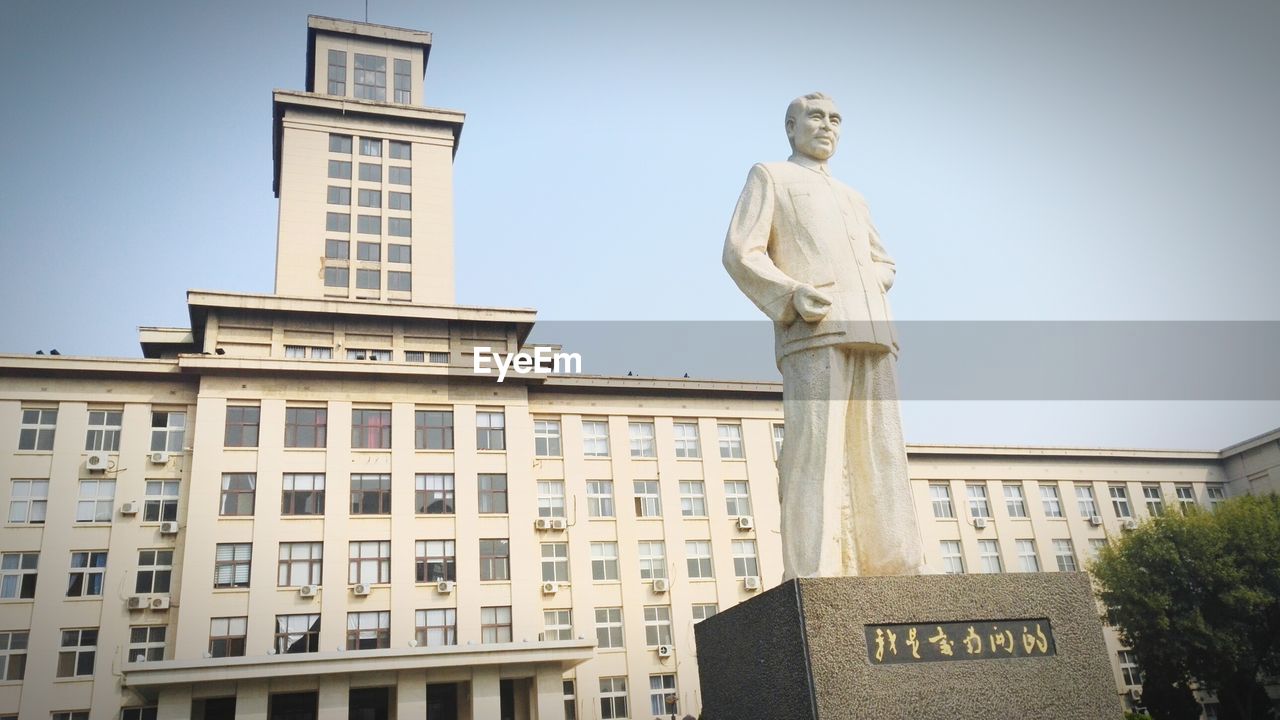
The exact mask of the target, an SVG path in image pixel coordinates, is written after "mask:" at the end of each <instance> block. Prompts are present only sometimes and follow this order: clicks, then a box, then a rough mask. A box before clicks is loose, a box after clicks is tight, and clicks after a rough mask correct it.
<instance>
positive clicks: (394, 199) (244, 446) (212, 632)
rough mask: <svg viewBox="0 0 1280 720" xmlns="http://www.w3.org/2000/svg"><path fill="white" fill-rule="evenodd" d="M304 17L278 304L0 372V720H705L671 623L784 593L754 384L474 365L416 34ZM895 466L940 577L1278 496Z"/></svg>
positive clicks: (1004, 454) (1093, 452)
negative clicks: (127, 354) (1185, 507)
mask: <svg viewBox="0 0 1280 720" xmlns="http://www.w3.org/2000/svg"><path fill="white" fill-rule="evenodd" d="M308 28H309V41H308V53H307V81H306V91H304V92H292V91H277V92H276V93H275V94H274V110H275V112H274V138H275V145H274V147H275V151H274V152H275V189H276V193H277V196H278V197H279V199H280V222H279V235H278V246H277V265H276V292H275V293H273V294H269V295H267V294H244V293H225V292H201V291H192V292H191V293H189V295H188V308H189V312H190V319H191V323H190V327H188V328H143V329H141V331H140V338H139V340H140V343H141V348H142V355H143V357H142V358H141V359H103V358H91V357H66V356H59V357H49V356H33V355H3V356H0V378H3V379H2V380H0V462H2V463H3V473H2V474H0V475H2V476H0V484H2V485H3V487H2V488H0V492H3V493H6V494H7V495H6V496H5V497H6V499H7V500H8V506H7V507H8V510H7V512H8V515H7V523H6V525H5V526H4V529H3V534H2V535H0V537H2V538H3V540H0V718H10V717H18V718H20V719H21V720H30V719H33V718H38V719H40V720H44V719H46V718H54V719H55V720H81V719H82V718H85V719H90V720H106V719H108V718H117V717H119V718H124V719H125V720H135V719H139V720H141V719H144V718H153V717H161V718H186V717H193V718H225V717H232V716H235V717H250V718H291V719H297V718H311V717H315V718H342V717H362V718H389V717H396V718H401V720H403V719H404V718H423V717H426V718H429V719H430V720H437V719H440V720H445V719H447V718H474V719H476V720H484V719H488V718H522V719H523V718H539V719H540V720H548V719H550V718H554V719H556V720H559V718H564V717H570V718H584V719H586V718H622V717H626V718H648V717H656V716H658V715H662V716H664V717H666V716H669V715H670V714H672V713H674V714H677V715H684V714H686V713H692V714H695V715H696V714H697V712H698V711H699V710H700V702H699V694H698V670H697V665H696V658H695V648H694V645H693V630H692V628H693V625H694V623H696V622H697V621H698V620H700V619H702V618H705V617H707V616H708V615H710V614H713V613H715V612H716V611H718V610H719V609H721V608H724V607H727V606H730V605H733V604H735V603H738V602H741V601H743V600H745V599H747V598H750V597H751V596H752V595H753V594H755V593H757V592H759V591H760V590H761V589H765V588H768V587H770V586H772V585H774V584H776V583H777V582H778V580H779V578H780V575H781V570H782V568H781V561H780V544H779V541H778V520H777V517H778V500H777V471H776V465H775V460H776V455H777V452H778V451H779V450H780V448H781V445H782V440H783V428H782V426H781V418H782V412H781V388H780V385H779V384H776V383H741V382H715V381H701V380H687V379H670V380H667V379H653V378H635V377H601V376H585V375H575V374H564V373H560V374H548V373H530V374H523V375H519V374H513V375H510V376H508V377H507V378H506V380H505V381H504V382H501V383H499V382H497V379H496V376H494V375H479V374H476V373H475V372H474V370H473V368H474V361H475V358H476V355H477V354H478V353H486V352H494V351H496V352H499V353H502V354H507V353H513V352H517V351H520V350H522V349H528V344H527V338H528V335H529V332H530V330H531V328H532V327H533V323H534V321H535V313H534V312H533V311H531V310H525V309H508V308H486V307H462V306H457V305H454V304H453V298H454V293H453V272H452V256H453V253H452V243H453V239H452V230H451V228H452V222H451V205H452V201H451V192H452V190H451V175H452V161H453V157H454V154H455V153H456V151H457V146H458V138H459V137H460V132H461V128H462V124H463V120H464V117H463V115H462V114H461V113H457V112H453V111H445V110H437V109H430V108H425V107H422V106H421V102H422V96H421V82H420V79H421V77H422V73H423V72H424V70H425V66H426V63H427V59H428V55H429V50H430V44H431V38H430V35H429V34H427V33H421V32H415V31H407V30H400V29H396V28H388V27H383V26H377V25H369V24H364V23H354V22H348V21H340V20H332V19H328V18H318V17H312V18H310V19H309V21H308ZM353 245H354V248H353ZM353 251H354V253H353ZM485 348H488V349H489V350H485ZM909 456H910V462H911V476H912V483H913V490H914V497H915V502H916V508H917V515H918V517H919V518H920V520H921V525H922V528H923V532H924V535H925V538H926V542H925V547H926V551H927V552H928V553H929V560H930V562H931V563H933V564H934V565H936V566H937V567H939V568H941V569H945V570H946V571H949V572H1016V571H1058V570H1067V571H1069V570H1076V569H1079V568H1080V567H1081V565H1082V563H1083V562H1085V560H1086V559H1087V558H1088V556H1089V554H1090V552H1091V551H1092V549H1093V548H1094V547H1095V546H1096V545H1097V544H1099V543H1101V542H1105V541H1106V538H1107V537H1109V536H1114V535H1116V534H1118V533H1121V532H1123V531H1124V529H1125V527H1126V526H1127V525H1128V524H1129V523H1131V522H1134V521H1140V520H1142V519H1143V518H1145V517H1148V516H1150V515H1153V514H1158V513H1160V512H1164V511H1166V510H1168V509H1169V508H1172V507H1173V506H1175V505H1178V504H1181V503H1195V504H1199V505H1203V506H1212V505H1213V504H1214V503H1216V502H1218V501H1220V500H1221V499H1222V498H1225V497H1227V496H1229V495H1233V494H1239V493H1245V492H1255V491H1261V490H1265V489H1270V490H1274V489H1276V488H1277V487H1278V486H1280V431H1277V432H1273V433H1271V434H1268V435H1265V436H1262V437H1259V438H1254V439H1252V440H1249V441H1246V442H1243V443H1241V444H1239V445H1236V446H1233V447H1231V448H1227V449H1226V450H1223V451H1220V452H1218V451H1211V452H1183V451H1145V450H1101V449H1068V448H1027V447H956V446H913V447H911V448H909ZM64 574H65V575H64ZM64 577H65V578H66V581H65V582H64V581H63V578H64ZM1107 638H1108V643H1109V649H1110V650H1111V652H1112V655H1113V659H1114V663H1115V670H1116V686H1117V694H1118V695H1126V696H1127V694H1128V692H1129V691H1130V690H1131V689H1133V688H1134V687H1136V686H1137V683H1138V680H1137V673H1138V670H1137V668H1136V667H1135V666H1134V665H1133V663H1132V662H1131V658H1130V657H1129V656H1127V655H1126V654H1125V651H1124V649H1123V647H1121V646H1120V645H1119V643H1118V642H1117V640H1116V638H1115V634H1114V632H1112V631H1110V630H1108V631H1107ZM669 699H670V700H669Z"/></svg>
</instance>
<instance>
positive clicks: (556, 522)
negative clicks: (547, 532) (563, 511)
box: [551, 518, 569, 530]
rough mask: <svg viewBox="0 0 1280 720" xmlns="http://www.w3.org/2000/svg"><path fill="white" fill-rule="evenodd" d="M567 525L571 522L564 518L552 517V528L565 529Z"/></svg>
mask: <svg viewBox="0 0 1280 720" xmlns="http://www.w3.org/2000/svg"><path fill="white" fill-rule="evenodd" d="M567 527H569V524H568V523H566V522H565V521H564V518H551V529H552V530H564V529H565V528H567Z"/></svg>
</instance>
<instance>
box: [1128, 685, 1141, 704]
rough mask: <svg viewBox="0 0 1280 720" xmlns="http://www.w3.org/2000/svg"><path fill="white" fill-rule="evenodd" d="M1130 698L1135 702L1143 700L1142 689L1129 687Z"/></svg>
mask: <svg viewBox="0 0 1280 720" xmlns="http://www.w3.org/2000/svg"><path fill="white" fill-rule="evenodd" d="M1129 699H1130V700H1132V701H1134V702H1139V701H1141V700H1142V691H1141V690H1139V689H1138V688H1130V689H1129Z"/></svg>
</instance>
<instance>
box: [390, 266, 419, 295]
mask: <svg viewBox="0 0 1280 720" xmlns="http://www.w3.org/2000/svg"><path fill="white" fill-rule="evenodd" d="M387 289H388V290H398V291H401V292H409V291H410V290H412V289H413V273H407V272H400V271H397V270H388V271H387Z"/></svg>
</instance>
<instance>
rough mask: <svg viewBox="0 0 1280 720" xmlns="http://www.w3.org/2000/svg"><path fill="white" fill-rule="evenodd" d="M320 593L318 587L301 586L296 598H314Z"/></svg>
mask: <svg viewBox="0 0 1280 720" xmlns="http://www.w3.org/2000/svg"><path fill="white" fill-rule="evenodd" d="M319 591H320V586H319V585H303V586H302V587H300V588H298V597H315V596H316V593H317V592H319Z"/></svg>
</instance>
